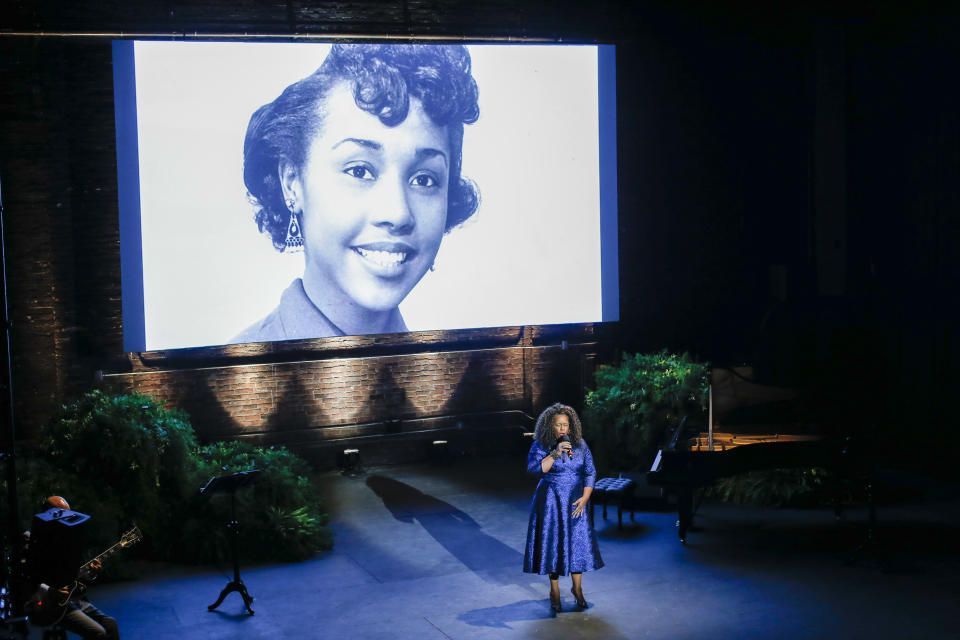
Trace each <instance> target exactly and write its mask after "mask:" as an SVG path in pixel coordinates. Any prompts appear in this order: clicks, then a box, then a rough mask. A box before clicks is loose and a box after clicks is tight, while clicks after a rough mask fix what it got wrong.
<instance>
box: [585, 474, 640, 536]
mask: <svg viewBox="0 0 960 640" xmlns="http://www.w3.org/2000/svg"><path fill="white" fill-rule="evenodd" d="M632 493H633V480H631V479H630V478H600V479H599V480H597V481H596V483H594V485H593V495H592V496H590V497H591V498H593V500H592V501H591V503H590V512H591V514H592V513H593V507H594V506H595V505H596V504H597V501H599V502H600V504H602V505H603V519H604V520H606V519H607V502H608V501H609V500H610V499H611V498H612V497H616V500H617V528H619V529H622V528H623V503H624V500H625V499H627V498H628V497H629V496H630V494H632ZM630 522H633V509H630Z"/></svg>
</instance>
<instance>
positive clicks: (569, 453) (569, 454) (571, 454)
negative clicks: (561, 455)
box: [560, 436, 573, 458]
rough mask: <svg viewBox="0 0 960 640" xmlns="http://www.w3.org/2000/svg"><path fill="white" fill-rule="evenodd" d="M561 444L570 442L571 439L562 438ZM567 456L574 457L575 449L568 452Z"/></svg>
mask: <svg viewBox="0 0 960 640" xmlns="http://www.w3.org/2000/svg"><path fill="white" fill-rule="evenodd" d="M560 442H570V438H568V437H567V436H560ZM567 456H569V457H571V458H572V457H573V449H571V450H569V451H567Z"/></svg>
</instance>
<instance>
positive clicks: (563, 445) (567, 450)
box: [557, 442, 573, 456]
mask: <svg viewBox="0 0 960 640" xmlns="http://www.w3.org/2000/svg"><path fill="white" fill-rule="evenodd" d="M557 449H559V450H560V453H563V454H566V455H568V456H570V455H572V454H573V445H572V444H570V443H569V442H560V443H558V444H557Z"/></svg>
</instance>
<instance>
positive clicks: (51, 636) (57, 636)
mask: <svg viewBox="0 0 960 640" xmlns="http://www.w3.org/2000/svg"><path fill="white" fill-rule="evenodd" d="M43 640H67V630H66V629H64V628H63V627H61V626H60V625H57V624H55V625H53V626H52V627H49V628H47V629H44V630H43Z"/></svg>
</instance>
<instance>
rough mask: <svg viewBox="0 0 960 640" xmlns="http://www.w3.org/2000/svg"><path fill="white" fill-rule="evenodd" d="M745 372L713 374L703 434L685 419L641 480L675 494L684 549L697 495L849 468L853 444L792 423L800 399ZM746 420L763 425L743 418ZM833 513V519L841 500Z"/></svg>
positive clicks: (845, 472) (843, 472)
mask: <svg viewBox="0 0 960 640" xmlns="http://www.w3.org/2000/svg"><path fill="white" fill-rule="evenodd" d="M750 373H751V372H750V370H749V368H742V369H740V370H739V371H738V370H729V369H714V371H713V372H712V374H711V387H712V394H711V395H712V402H711V409H712V410H711V417H710V425H708V429H707V430H706V431H704V430H703V429H702V428H698V427H694V428H691V427H689V426H688V424H687V421H686V419H685V418H684V419H683V420H681V421H680V424H679V425H678V426H677V428H676V429H675V430H674V432H673V433H672V434H671V436H670V438H669V440H668V442H667V443H666V445H665V446H664V447H663V448H662V449H660V451H659V452H658V454H657V456H656V459H655V460H654V462H653V465H652V467H651V468H650V471H649V472H648V473H647V484H649V485H653V486H659V487H662V488H663V489H664V490H666V491H668V492H670V493H673V494H675V495H676V497H677V533H678V535H679V537H680V541H681V542H682V543H683V544H686V542H687V533H688V531H689V530H690V527H691V523H692V520H693V514H694V506H693V505H694V494H695V492H696V491H697V489H700V488H702V487H705V486H708V485H710V484H712V483H713V482H714V481H715V480H717V479H719V478H723V477H727V476H732V475H735V474H738V473H744V472H747V471H754V470H761V469H785V468H810V467H823V468H826V469H828V470H830V471H832V472H834V474H835V477H841V476H847V475H849V474H850V473H851V471H852V469H853V468H854V462H855V460H854V455H853V454H854V451H855V447H854V446H853V445H854V442H855V441H854V439H853V438H851V437H850V436H848V435H840V434H837V433H824V432H822V431H820V430H818V429H816V428H812V427H811V426H810V425H809V424H805V423H803V421H798V420H797V419H796V410H795V407H796V406H797V401H798V400H799V399H800V394H799V393H798V392H796V391H794V390H791V389H785V388H779V387H768V386H765V385H758V384H756V383H754V382H752V381H751V380H750V379H749V377H748V376H749V375H750ZM791 407H793V409H791ZM791 412H792V413H793V414H794V415H790V414H791ZM714 414H715V415H716V417H717V420H716V422H714V419H713V418H714ZM750 415H753V416H760V417H761V419H760V420H759V421H758V420H755V419H749V418H745V417H746V416H750ZM772 417H776V418H779V420H778V421H777V422H778V423H771V418H772ZM835 509H836V510H837V514H838V515H839V501H837V502H836V503H835Z"/></svg>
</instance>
